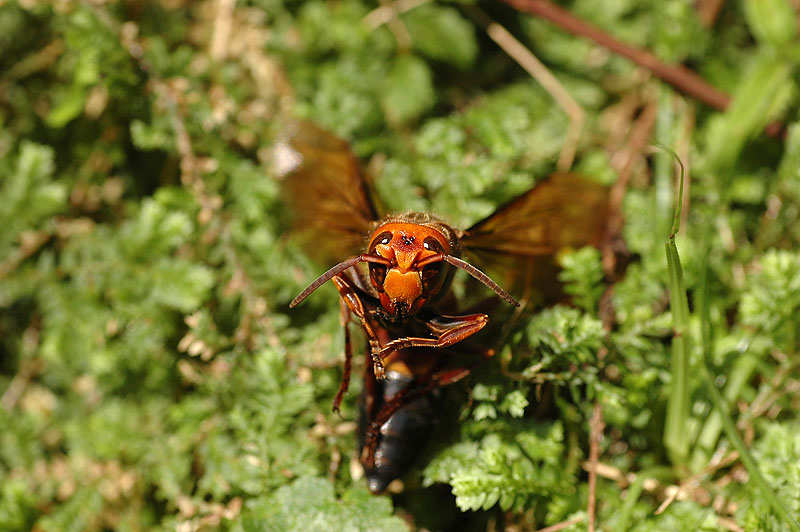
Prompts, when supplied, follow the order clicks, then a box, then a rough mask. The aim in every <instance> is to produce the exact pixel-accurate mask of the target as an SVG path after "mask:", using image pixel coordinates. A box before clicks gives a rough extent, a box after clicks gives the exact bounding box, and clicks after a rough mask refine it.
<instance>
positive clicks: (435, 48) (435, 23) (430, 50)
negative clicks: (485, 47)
mask: <svg viewBox="0 0 800 532" xmlns="http://www.w3.org/2000/svg"><path fill="white" fill-rule="evenodd" d="M402 18H403V22H404V23H405V24H406V27H407V28H408V33H409V34H410V35H411V43H412V46H413V47H414V49H415V50H418V51H419V52H420V53H422V54H424V55H427V56H428V57H430V58H431V59H436V60H438V61H444V62H447V63H451V64H453V65H455V66H457V67H459V68H466V67H468V66H470V65H471V64H472V62H473V61H474V60H475V56H476V55H477V53H478V42H477V39H476V38H475V31H474V29H473V25H472V24H470V23H469V22H468V21H467V20H466V19H465V18H464V17H462V16H461V14H460V13H459V12H458V11H457V10H455V9H453V8H451V7H442V6H438V5H435V4H427V5H423V6H420V7H418V8H416V9H412V10H411V11H409V12H408V13H405V14H404V15H403V17H402Z"/></svg>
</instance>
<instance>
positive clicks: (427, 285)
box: [422, 236, 444, 296]
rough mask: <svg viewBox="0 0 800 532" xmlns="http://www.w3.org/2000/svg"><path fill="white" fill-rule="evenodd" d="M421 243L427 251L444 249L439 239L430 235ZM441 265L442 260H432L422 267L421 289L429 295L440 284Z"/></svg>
mask: <svg viewBox="0 0 800 532" xmlns="http://www.w3.org/2000/svg"><path fill="white" fill-rule="evenodd" d="M422 245H423V247H424V248H425V249H427V250H428V251H433V252H435V253H442V252H443V251H444V248H442V245H441V244H440V243H439V241H438V240H436V239H435V238H433V237H432V236H429V237H428V238H426V239H425V240H424V242H423V243H422ZM443 267H444V263H442V262H432V263H430V264H428V265H427V266H425V267H424V268H422V289H423V290H424V291H425V293H426V294H428V295H429V296H431V295H433V294H434V293H435V292H436V291H437V290H438V289H439V287H440V286H441V281H442V268H443Z"/></svg>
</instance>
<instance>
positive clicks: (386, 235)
mask: <svg viewBox="0 0 800 532" xmlns="http://www.w3.org/2000/svg"><path fill="white" fill-rule="evenodd" d="M391 241H392V233H390V232H389V231H384V232H383V233H381V234H379V235H378V236H376V237H375V238H374V239H373V240H372V244H370V246H369V252H370V253H375V248H376V247H377V246H378V244H383V245H384V246H385V245H387V244H388V243H389V242H391Z"/></svg>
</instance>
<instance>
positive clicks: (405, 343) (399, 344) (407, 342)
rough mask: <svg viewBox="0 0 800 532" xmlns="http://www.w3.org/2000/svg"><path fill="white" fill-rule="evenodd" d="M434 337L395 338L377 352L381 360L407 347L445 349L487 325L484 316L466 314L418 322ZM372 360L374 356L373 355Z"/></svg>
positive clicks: (435, 317)
mask: <svg viewBox="0 0 800 532" xmlns="http://www.w3.org/2000/svg"><path fill="white" fill-rule="evenodd" d="M419 321H420V322H421V323H423V324H424V325H425V327H426V328H427V329H428V330H429V331H430V332H431V333H432V334H433V335H434V336H435V337H434V338H422V337H415V336H408V337H404V338H397V339H396V340H392V341H391V342H389V343H387V344H386V345H385V346H383V348H382V349H380V351H379V352H378V356H379V358H380V359H381V360H383V359H384V358H386V356H388V354H389V353H391V352H392V351H397V350H398V349H405V348H407V347H433V348H437V347H447V346H450V345H453V344H456V343H458V342H460V341H462V340H464V339H465V338H467V337H469V336H472V335H473V334H475V333H476V332H478V331H480V330H481V329H483V328H484V327H485V326H486V324H487V323H489V316H487V315H486V314H467V315H465V316H434V317H432V318H430V319H426V320H419ZM373 358H374V354H373Z"/></svg>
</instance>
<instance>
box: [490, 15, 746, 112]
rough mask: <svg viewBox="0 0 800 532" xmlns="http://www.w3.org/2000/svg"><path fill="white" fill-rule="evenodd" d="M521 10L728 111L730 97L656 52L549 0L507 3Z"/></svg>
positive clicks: (682, 90) (717, 107)
mask: <svg viewBox="0 0 800 532" xmlns="http://www.w3.org/2000/svg"><path fill="white" fill-rule="evenodd" d="M503 1H504V2H505V3H507V4H509V5H510V6H512V7H513V8H515V9H517V10H518V11H524V12H526V13H530V14H531V15H536V16H539V17H542V18H544V19H547V20H549V21H550V22H552V23H553V24H555V25H556V26H558V27H560V28H562V29H564V30H566V31H568V32H570V33H572V34H573V35H579V36H583V37H588V38H589V39H592V40H593V41H594V42H596V43H597V44H599V45H600V46H603V47H605V48H608V49H609V50H611V51H612V52H614V53H615V54H618V55H621V56H623V57H626V58H628V59H630V60H631V61H633V62H634V63H636V64H637V65H639V66H642V67H645V68H647V69H648V70H650V71H651V72H652V73H653V74H655V75H656V76H657V77H659V78H660V79H661V80H663V81H665V82H666V83H669V84H670V85H672V86H673V87H674V88H676V89H677V90H679V91H681V92H683V93H685V94H688V95H689V96H691V97H692V98H695V99H697V100H700V101H701V102H703V103H705V104H706V105H708V106H710V107H713V108H714V109H717V110H720V111H721V110H724V109H725V108H726V107H728V104H729V103H730V97H729V96H728V95H727V94H725V93H724V92H722V91H721V90H719V89H718V88H716V87H714V86H713V85H711V84H710V83H709V82H707V81H706V80H704V79H703V78H701V77H700V76H698V75H697V74H695V73H694V72H693V71H692V70H689V69H688V68H686V67H684V66H683V65H675V64H669V63H664V62H663V61H661V60H660V59H659V58H657V57H656V56H655V55H653V54H652V53H650V52H648V51H645V50H640V49H638V48H635V47H633V46H631V45H629V44H626V43H624V42H622V41H620V40H617V39H616V38H614V37H612V36H611V35H609V34H608V33H606V32H604V31H603V30H601V29H599V28H596V27H595V26H592V25H591V24H588V23H587V22H585V21H583V20H581V19H580V18H578V17H576V16H575V15H573V14H572V13H570V12H569V11H567V10H565V9H562V8H560V7H558V6H557V5H556V4H554V3H552V2H548V1H546V0H503Z"/></svg>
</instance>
